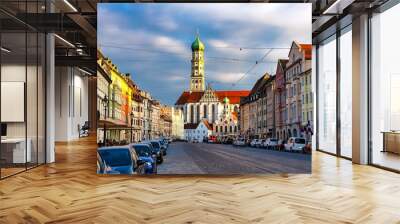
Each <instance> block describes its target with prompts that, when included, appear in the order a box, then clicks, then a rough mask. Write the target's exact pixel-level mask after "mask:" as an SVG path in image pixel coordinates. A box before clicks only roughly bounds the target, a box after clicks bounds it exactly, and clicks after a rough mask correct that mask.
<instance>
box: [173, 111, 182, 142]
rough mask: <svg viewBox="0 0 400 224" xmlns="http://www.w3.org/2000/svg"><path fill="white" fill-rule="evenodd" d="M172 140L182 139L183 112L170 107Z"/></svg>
mask: <svg viewBox="0 0 400 224" xmlns="http://www.w3.org/2000/svg"><path fill="white" fill-rule="evenodd" d="M171 109H172V112H171V116H172V135H171V137H172V138H175V139H180V140H183V139H184V137H185V136H184V130H183V128H184V126H183V125H184V121H183V111H182V110H181V109H179V108H175V107H172V108H171Z"/></svg>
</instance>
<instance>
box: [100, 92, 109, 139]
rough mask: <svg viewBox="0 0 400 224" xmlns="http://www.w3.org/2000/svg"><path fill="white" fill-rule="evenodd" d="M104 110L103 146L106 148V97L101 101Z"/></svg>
mask: <svg viewBox="0 0 400 224" xmlns="http://www.w3.org/2000/svg"><path fill="white" fill-rule="evenodd" d="M101 103H102V104H103V108H104V121H103V144H104V146H107V144H106V139H107V136H106V135H107V132H106V120H107V110H108V97H107V95H106V96H104V98H103V99H102V100H101Z"/></svg>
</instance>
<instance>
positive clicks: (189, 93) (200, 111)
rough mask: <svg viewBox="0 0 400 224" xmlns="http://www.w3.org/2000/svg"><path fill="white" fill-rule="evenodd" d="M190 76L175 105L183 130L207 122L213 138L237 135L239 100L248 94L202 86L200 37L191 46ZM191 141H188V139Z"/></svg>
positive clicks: (201, 46) (202, 52)
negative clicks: (185, 88)
mask: <svg viewBox="0 0 400 224" xmlns="http://www.w3.org/2000/svg"><path fill="white" fill-rule="evenodd" d="M191 49H192V60H191V74H190V82H189V89H188V90H186V91H184V92H183V93H182V94H181V95H180V97H179V98H178V100H177V101H176V103H175V105H176V107H177V108H180V109H181V110H182V111H183V117H184V129H190V127H193V126H194V125H196V124H199V123H200V122H202V121H207V123H208V124H210V126H211V127H212V129H213V135H234V134H236V133H237V132H238V129H239V127H238V122H237V120H238V112H239V106H240V98H241V97H245V96H247V95H248V94H249V91H247V90H244V91H241V90H226V91H225V90H214V89H212V88H211V86H210V85H207V87H206V84H205V72H204V71H205V70H204V51H205V46H204V44H203V43H202V42H201V40H200V38H199V36H197V37H196V39H195V40H194V42H193V43H192V46H191ZM187 140H190V139H187Z"/></svg>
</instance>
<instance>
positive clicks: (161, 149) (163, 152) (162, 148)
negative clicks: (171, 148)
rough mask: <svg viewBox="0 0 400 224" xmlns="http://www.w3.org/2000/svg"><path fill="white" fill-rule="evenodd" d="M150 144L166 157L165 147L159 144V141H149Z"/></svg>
mask: <svg viewBox="0 0 400 224" xmlns="http://www.w3.org/2000/svg"><path fill="white" fill-rule="evenodd" d="M150 142H151V144H152V145H153V147H154V148H158V149H160V151H161V154H162V155H163V156H165V155H167V147H166V146H165V145H164V144H163V143H162V142H161V140H151V141H150Z"/></svg>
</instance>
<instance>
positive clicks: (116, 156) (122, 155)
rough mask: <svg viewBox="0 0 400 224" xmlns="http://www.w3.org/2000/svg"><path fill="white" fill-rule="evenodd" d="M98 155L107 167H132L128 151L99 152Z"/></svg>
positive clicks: (107, 150) (108, 150) (111, 150)
mask: <svg viewBox="0 0 400 224" xmlns="http://www.w3.org/2000/svg"><path fill="white" fill-rule="evenodd" d="M99 154H100V156H101V158H102V159H103V160H104V161H105V162H106V163H107V164H108V165H109V166H129V165H132V160H131V154H130V152H129V150H128V149H106V150H100V151H99Z"/></svg>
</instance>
